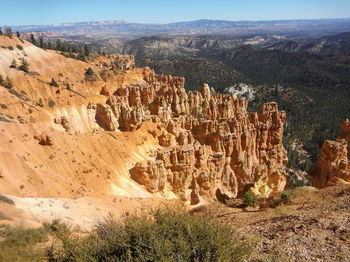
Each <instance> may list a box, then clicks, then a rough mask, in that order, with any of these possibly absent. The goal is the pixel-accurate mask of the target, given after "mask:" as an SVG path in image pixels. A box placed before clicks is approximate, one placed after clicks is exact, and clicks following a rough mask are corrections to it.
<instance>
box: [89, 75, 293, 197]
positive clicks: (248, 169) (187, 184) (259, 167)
mask: <svg viewBox="0 0 350 262" xmlns="http://www.w3.org/2000/svg"><path fill="white" fill-rule="evenodd" d="M143 80H144V82H143V83H140V84H139V85H129V86H121V87H120V88H118V89H117V90H116V91H115V92H114V93H113V95H110V96H109V97H108V99H107V102H106V103H107V104H108V106H109V107H108V108H111V109H109V111H108V112H113V115H114V116H113V117H112V116H111V114H110V113H108V114H107V113H105V110H104V111H103V112H104V113H103V114H102V113H99V112H98V110H97V112H96V114H97V116H100V115H101V114H102V115H104V117H103V119H104V121H101V122H103V124H100V126H101V127H103V128H104V129H105V130H115V129H112V128H110V127H111V126H113V127H115V126H117V125H116V124H115V123H114V122H115V121H114V120H112V119H114V118H115V119H117V121H118V122H119V127H120V130H122V131H123V130H125V131H132V130H135V129H137V128H138V127H139V126H140V125H141V124H142V123H143V122H144V121H152V122H156V123H160V124H161V127H162V128H161V129H162V130H161V132H160V133H159V135H156V136H157V139H158V142H159V147H158V151H157V153H156V154H155V155H154V159H153V160H148V161H147V162H140V163H137V164H136V166H135V167H134V168H132V169H131V171H130V173H131V177H132V178H133V179H134V180H135V181H137V182H138V183H140V184H142V185H144V186H145V187H146V189H147V190H148V191H150V192H153V193H154V192H160V193H163V194H167V192H169V191H172V192H173V193H175V194H176V195H177V196H179V197H180V198H181V199H183V200H191V201H192V203H196V202H198V201H199V200H200V199H201V198H202V199H219V200H224V199H228V198H234V197H236V196H237V194H238V193H239V192H242V191H244V190H246V189H247V188H251V190H252V191H254V193H255V194H257V195H260V196H268V195H269V194H270V193H272V192H280V191H282V190H283V188H284V186H285V183H286V179H285V165H286V162H287V157H286V152H285V149H284V148H283V145H282V134H283V125H284V122H285V118H286V114H285V113H284V112H283V111H279V110H278V108H277V104H276V103H268V104H264V105H263V107H262V111H261V113H259V114H258V113H248V112H247V101H246V100H244V99H238V98H236V97H235V96H232V95H223V94H217V95H212V94H211V90H210V88H209V86H208V85H206V84H205V85H204V86H203V87H202V88H201V89H200V90H199V91H192V92H188V93H187V92H186V91H185V89H184V81H185V80H184V78H181V77H172V76H165V75H157V74H155V73H154V71H152V70H148V69H144V71H143ZM101 107H102V106H101ZM102 108H105V107H102ZM99 118H100V117H99ZM101 119H102V118H101Z"/></svg>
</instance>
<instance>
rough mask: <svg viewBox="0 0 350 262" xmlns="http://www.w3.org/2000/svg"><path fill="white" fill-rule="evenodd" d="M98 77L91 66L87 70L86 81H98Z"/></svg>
mask: <svg viewBox="0 0 350 262" xmlns="http://www.w3.org/2000/svg"><path fill="white" fill-rule="evenodd" d="M97 80H98V77H97V75H96V73H95V72H94V70H92V68H91V67H89V68H88V69H87V70H86V71H85V81H90V82H93V81H97Z"/></svg>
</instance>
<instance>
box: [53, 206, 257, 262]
mask: <svg viewBox="0 0 350 262" xmlns="http://www.w3.org/2000/svg"><path fill="white" fill-rule="evenodd" d="M59 239H60V241H61V244H58V245H57V246H56V247H52V248H50V249H48V251H47V255H48V259H49V261H130V262H131V261H135V262H138V261H140V262H141V261H168V262H171V261H236V262H240V261H242V262H243V261H246V259H247V258H248V257H249V256H250V254H251V252H252V249H251V247H250V246H249V245H248V244H246V243H245V242H242V241H241V240H239V239H238V237H237V236H236V234H235V232H234V231H232V229H231V228H229V227H227V226H223V225H220V224H219V223H218V222H216V221H214V220H213V219H212V218H210V217H207V216H198V215H191V214H189V213H188V212H185V211H184V210H180V211H174V209H170V208H160V209H157V210H154V211H152V212H151V213H150V214H149V216H147V217H137V216H133V215H131V216H127V217H125V219H124V220H121V221H116V220H115V219H113V218H108V219H106V220H104V221H103V222H101V223H99V224H98V225H97V226H96V227H95V229H94V230H93V231H92V232H91V233H90V234H89V235H88V236H85V237H78V236H72V235H61V236H60V237H59Z"/></svg>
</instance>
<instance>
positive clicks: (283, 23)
mask: <svg viewBox="0 0 350 262" xmlns="http://www.w3.org/2000/svg"><path fill="white" fill-rule="evenodd" d="M13 28H14V29H15V30H19V31H21V32H45V31H46V32H47V31H50V32H54V33H56V34H58V35H70V36H73V35H76V36H84V37H93V38H95V37H111V36H114V37H120V38H137V37H141V36H151V35H190V36H193V35H203V34H204V35H206V34H208V35H212V34H215V35H218V34H221V35H232V36H244V35H254V34H280V35H286V34H288V35H291V34H292V35H304V34H308V35H321V34H334V33H340V32H344V31H349V30H350V19H349V18H344V19H315V20H274V21H225V20H206V19H202V20H197V21H190V22H178V23H170V24H141V23H129V22H127V21H124V20H114V21H100V22H99V21H97V22H94V21H90V22H79V23H63V24H56V25H27V26H15V27H13Z"/></svg>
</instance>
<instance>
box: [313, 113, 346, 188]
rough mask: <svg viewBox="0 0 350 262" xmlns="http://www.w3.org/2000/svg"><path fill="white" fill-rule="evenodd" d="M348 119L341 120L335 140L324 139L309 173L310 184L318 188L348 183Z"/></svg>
mask: <svg viewBox="0 0 350 262" xmlns="http://www.w3.org/2000/svg"><path fill="white" fill-rule="evenodd" d="M349 157H350V121H349V120H348V119H347V120H345V121H344V122H343V124H342V126H341V130H340V132H339V135H338V137H337V140H336V141H330V140H326V141H325V142H324V143H323V145H322V148H321V151H320V157H319V159H318V160H317V161H316V163H315V164H314V165H313V166H312V168H311V169H310V171H309V173H310V175H311V177H312V184H313V185H314V186H316V187H319V188H324V187H327V186H331V185H334V184H336V183H350V162H349Z"/></svg>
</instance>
